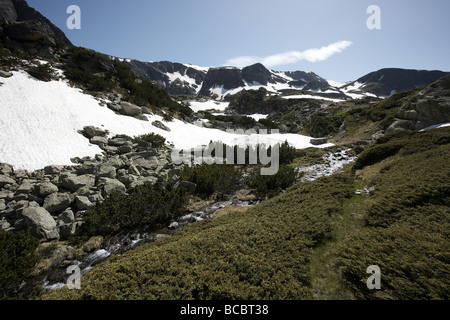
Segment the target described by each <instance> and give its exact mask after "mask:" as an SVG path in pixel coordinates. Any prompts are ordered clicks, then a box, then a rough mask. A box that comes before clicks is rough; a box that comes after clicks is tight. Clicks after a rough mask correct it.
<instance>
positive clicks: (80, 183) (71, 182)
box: [62, 174, 95, 192]
mask: <svg viewBox="0 0 450 320" xmlns="http://www.w3.org/2000/svg"><path fill="white" fill-rule="evenodd" d="M94 185H95V176H94V175H92V174H85V175H82V176H69V177H67V178H66V179H63V180H62V186H63V187H64V188H66V189H67V190H70V191H72V192H75V191H77V190H78V189H80V188H82V187H88V188H92V187H94Z"/></svg>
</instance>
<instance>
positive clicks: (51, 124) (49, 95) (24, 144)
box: [0, 71, 331, 171]
mask: <svg viewBox="0 0 450 320" xmlns="http://www.w3.org/2000/svg"><path fill="white" fill-rule="evenodd" d="M2 82H3V83H4V84H3V85H1V86H0V163H9V164H11V165H13V166H14V167H15V168H16V169H26V170H30V171H34V170H38V169H42V168H43V167H45V166H47V165H72V162H71V161H70V159H71V158H74V157H85V156H91V157H93V156H95V155H96V154H101V153H102V150H101V149H100V148H99V147H98V146H96V145H92V144H90V143H89V141H88V139H86V138H85V137H84V136H82V135H81V134H80V133H78V131H79V130H82V129H83V127H85V126H89V125H92V126H96V127H100V128H103V129H107V130H108V131H109V132H110V134H109V135H110V136H114V135H116V134H126V135H129V136H138V135H142V134H147V133H151V132H154V133H157V134H160V135H162V136H164V137H165V138H166V139H167V141H168V142H171V143H173V145H174V146H175V148H177V149H189V148H194V147H198V146H201V145H207V144H209V142H210V141H211V140H212V141H222V142H223V143H226V144H229V145H235V144H253V145H254V144H257V143H266V144H268V145H273V144H276V143H279V142H284V141H286V140H287V141H288V142H289V143H290V144H292V145H293V146H295V147H296V148H298V149H302V148H308V147H315V146H313V145H312V144H310V139H311V138H310V137H307V136H302V135H297V134H267V135H255V134H253V135H245V134H233V133H227V132H224V131H220V130H217V129H208V128H203V127H201V126H196V125H194V124H189V123H185V122H182V121H180V120H177V119H175V120H174V121H172V122H165V125H166V126H167V127H169V128H170V129H171V131H170V132H167V131H164V130H162V129H159V128H156V127H155V126H153V125H152V124H151V123H152V122H153V121H155V120H159V121H163V119H162V117H160V116H157V115H147V116H148V118H149V121H148V122H147V121H142V120H137V119H135V118H132V117H127V116H122V115H118V114H116V113H114V112H113V111H111V110H109V109H108V108H107V107H102V106H100V104H99V101H97V100H96V99H95V98H94V97H92V96H90V95H88V94H85V93H83V92H82V90H80V89H77V88H72V87H70V86H69V84H68V83H67V82H66V81H64V80H59V81H51V82H43V81H38V80H36V79H34V78H33V77H31V76H30V75H28V74H27V73H25V72H23V71H20V72H13V76H12V77H10V78H5V79H2ZM330 145H331V144H326V145H322V146H320V147H322V148H324V147H328V146H330Z"/></svg>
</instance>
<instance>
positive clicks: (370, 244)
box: [339, 206, 450, 300]
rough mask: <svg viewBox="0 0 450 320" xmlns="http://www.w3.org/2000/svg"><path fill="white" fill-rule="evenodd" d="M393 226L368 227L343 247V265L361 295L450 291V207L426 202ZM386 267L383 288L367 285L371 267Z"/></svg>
mask: <svg viewBox="0 0 450 320" xmlns="http://www.w3.org/2000/svg"><path fill="white" fill-rule="evenodd" d="M408 211H411V212H410V213H409V214H411V216H412V217H411V218H409V219H403V220H402V221H400V222H399V223H397V224H395V225H393V226H392V227H390V228H387V229H384V228H383V229H381V228H366V229H364V230H362V231H360V232H358V233H357V234H355V235H354V236H352V237H350V238H349V239H347V240H346V241H345V242H344V243H343V244H342V245H341V247H340V251H339V256H340V258H339V265H340V267H341V271H342V273H343V276H344V278H345V279H346V280H347V281H346V282H347V284H348V285H349V286H350V287H351V288H352V289H353V292H354V293H355V295H356V297H357V298H359V299H398V300H411V299H412V300H423V299H427V300H429V299H441V300H448V298H449V297H450V277H449V273H448V267H449V262H450V255H449V253H448V250H447V251H446V250H445V249H444V248H448V247H449V245H450V242H449V240H448V239H449V230H450V220H449V217H450V210H449V208H448V207H445V206H440V207H436V206H425V207H417V208H416V209H408ZM370 265H378V266H379V267H380V269H381V290H379V291H378V290H367V287H366V279H367V278H368V276H369V275H368V274H366V269H367V267H368V266H370Z"/></svg>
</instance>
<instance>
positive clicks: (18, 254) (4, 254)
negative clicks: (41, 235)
mask: <svg viewBox="0 0 450 320" xmlns="http://www.w3.org/2000/svg"><path fill="white" fill-rule="evenodd" d="M38 244H39V240H38V239H37V238H35V237H33V236H31V234H30V233H24V232H21V233H12V232H3V231H0V300H5V299H20V298H27V293H26V292H25V293H24V292H22V291H21V286H22V284H23V282H24V281H25V280H26V279H27V278H28V276H29V275H30V272H31V271H32V269H33V267H34V266H35V264H36V263H37V262H38V260H39V258H38V256H37V255H36V253H35V250H36V248H37V246H38ZM28 294H29V292H28Z"/></svg>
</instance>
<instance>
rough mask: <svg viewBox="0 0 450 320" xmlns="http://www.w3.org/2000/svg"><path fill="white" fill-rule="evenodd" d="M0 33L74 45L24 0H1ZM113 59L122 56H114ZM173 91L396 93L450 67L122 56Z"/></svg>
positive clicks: (44, 49) (41, 50)
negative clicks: (338, 71)
mask: <svg viewBox="0 0 450 320" xmlns="http://www.w3.org/2000/svg"><path fill="white" fill-rule="evenodd" d="M0 37H1V38H2V42H3V44H4V45H5V46H6V47H9V48H13V49H21V50H25V51H28V52H30V53H31V54H34V55H38V56H41V57H44V58H51V57H53V52H54V50H53V48H54V47H56V46H58V44H64V45H72V43H71V42H70V40H69V39H68V38H67V37H66V36H65V34H64V32H63V31H62V30H60V29H59V28H58V27H56V26H55V25H54V24H53V23H52V22H51V21H49V20H48V19H47V18H46V17H44V16H43V15H42V14H40V13H39V12H38V11H36V10H35V9H33V8H31V7H29V6H28V4H27V2H26V1H25V0H0ZM110 58H112V59H119V58H116V57H110ZM119 60H121V61H125V62H126V63H128V64H129V65H130V66H131V67H132V69H133V70H134V71H135V73H136V75H140V76H142V77H144V78H146V79H148V80H150V81H151V82H153V83H155V84H156V85H158V86H159V87H160V88H163V89H165V90H167V92H168V93H169V94H171V95H198V96H204V97H212V98H215V99H219V100H231V99H232V98H233V96H234V95H236V94H237V93H239V92H241V91H242V90H244V89H245V90H252V89H259V88H261V87H264V88H265V89H266V90H267V91H268V92H271V93H274V94H292V93H296V94H297V93H300V94H303V95H307V96H311V95H312V96H319V97H325V98H330V99H342V100H346V99H355V98H356V99H358V98H364V97H380V98H384V97H389V96H391V95H392V94H393V93H396V92H401V91H406V90H410V89H414V88H417V87H420V86H423V85H426V84H430V83H432V82H434V81H436V80H438V79H439V78H441V77H443V76H445V75H448V74H449V73H448V72H442V71H438V70H435V71H425V70H405V69H399V68H386V69H381V70H378V71H375V72H371V73H369V74H367V75H364V76H362V77H361V78H359V79H357V80H355V81H349V82H346V83H338V82H335V81H331V80H327V79H324V78H322V77H321V76H319V75H317V74H315V73H313V72H305V71H287V72H281V71H273V70H268V69H267V68H266V67H265V66H264V65H262V64H260V63H257V64H254V65H251V66H247V67H245V68H237V67H233V66H226V67H199V66H195V65H190V64H182V63H175V62H169V61H160V62H143V61H138V60H133V59H119Z"/></svg>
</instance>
